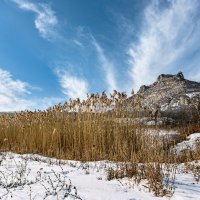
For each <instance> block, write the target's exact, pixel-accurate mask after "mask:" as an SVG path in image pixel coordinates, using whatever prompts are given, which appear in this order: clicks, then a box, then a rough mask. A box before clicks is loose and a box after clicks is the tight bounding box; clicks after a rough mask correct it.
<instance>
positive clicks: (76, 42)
mask: <svg viewBox="0 0 200 200" xmlns="http://www.w3.org/2000/svg"><path fill="white" fill-rule="evenodd" d="M73 42H74V44H76V45H77V46H79V47H81V48H83V47H84V46H83V44H82V43H81V42H80V41H78V40H76V39H75V40H73Z"/></svg>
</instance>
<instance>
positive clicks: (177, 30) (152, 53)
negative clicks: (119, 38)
mask: <svg viewBox="0 0 200 200" xmlns="http://www.w3.org/2000/svg"><path fill="white" fill-rule="evenodd" d="M167 3H168V5H167V6H166V5H165V7H163V6H162V5H161V1H152V3H151V4H150V5H149V6H148V7H147V8H146V10H145V13H144V21H143V23H142V29H141V33H140V35H139V39H138V42H134V43H132V44H131V45H130V47H129V49H128V54H129V55H130V60H129V63H130V71H129V73H130V76H131V78H132V80H133V86H134V88H135V89H138V88H139V86H141V85H142V84H149V83H152V82H153V81H154V80H155V78H156V77H157V75H158V74H160V73H170V72H171V71H172V70H174V69H178V70H180V68H178V67H179V66H177V65H178V64H179V63H181V60H184V59H185V58H184V57H186V56H187V57H189V55H188V54H191V52H192V51H194V50H195V49H197V48H199V47H200V45H199V36H200V21H199V18H198V19H197V18H196V14H197V11H198V10H199V2H198V1H196V0H191V1H188V0H181V1H179V0H171V1H168V2H167ZM190 56H191V55H190ZM189 59H191V60H192V58H191V57H190V58H189ZM191 62H192V61H191ZM193 64H194V63H193ZM183 67H185V66H183ZM196 67H197V66H196ZM191 70H192V69H191Z"/></svg>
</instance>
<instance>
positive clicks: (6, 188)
mask: <svg viewBox="0 0 200 200" xmlns="http://www.w3.org/2000/svg"><path fill="white" fill-rule="evenodd" d="M113 165H114V163H112V162H108V161H98V162H87V163H83V162H78V161H63V160H57V159H50V158H46V157H42V156H39V155H33V154H27V155H19V154H13V153H1V154H0V199H8V200H9V199H13V200H29V199H30V200H31V199H34V200H42V199H47V200H50V199H51V200H54V199H55V200H58V199H59V200H60V199H82V200H143V199H145V200H150V199H154V200H160V199H163V200H165V199H169V197H154V195H153V194H152V193H150V192H149V190H148V188H147V187H146V185H145V183H144V182H143V183H140V184H139V185H135V184H134V183H133V181H132V180H131V179H127V178H124V179H121V180H111V181H108V180H107V176H106V171H107V170H108V169H109V167H111V166H113ZM179 168H180V169H182V167H181V165H180V167H179ZM170 199H172V200H184V199H195V200H198V199H200V184H198V183H197V182H196V181H195V177H194V176H193V175H192V174H191V173H185V172H183V171H182V170H178V171H177V175H176V180H175V193H174V195H173V196H172V197H171V198H170Z"/></svg>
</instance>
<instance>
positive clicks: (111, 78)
mask: <svg viewBox="0 0 200 200" xmlns="http://www.w3.org/2000/svg"><path fill="white" fill-rule="evenodd" d="M92 44H93V46H94V47H95V49H96V52H97V56H98V59H99V62H100V64H101V67H102V69H103V72H104V73H105V79H106V83H107V85H108V91H109V92H112V91H113V90H116V89H118V86H117V81H116V77H115V75H116V74H115V66H114V64H113V63H112V62H111V61H110V60H109V59H108V58H107V57H106V55H105V53H104V50H103V49H102V47H101V46H100V44H99V43H98V42H97V41H96V39H95V38H94V37H93V36H92Z"/></svg>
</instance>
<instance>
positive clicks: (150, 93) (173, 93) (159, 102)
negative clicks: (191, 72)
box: [131, 72, 200, 111]
mask: <svg viewBox="0 0 200 200" xmlns="http://www.w3.org/2000/svg"><path fill="white" fill-rule="evenodd" d="M131 98H133V99H134V101H135V102H137V101H138V99H140V101H141V104H142V105H143V106H145V107H147V108H149V109H154V108H156V107H159V108H160V109H161V110H162V111H165V110H174V109H181V108H184V109H185V108H186V107H187V108H189V107H190V106H193V105H194V104H196V103H197V102H200V83H198V82H194V81H190V80H187V79H185V78H184V76H183V74H182V72H179V73H178V74H176V75H171V74H161V75H159V76H158V78H157V80H156V81H155V82H154V83H153V84H151V85H148V86H145V85H143V86H141V87H140V89H139V91H138V92H137V93H136V94H135V95H133V96H132V97H131Z"/></svg>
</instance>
